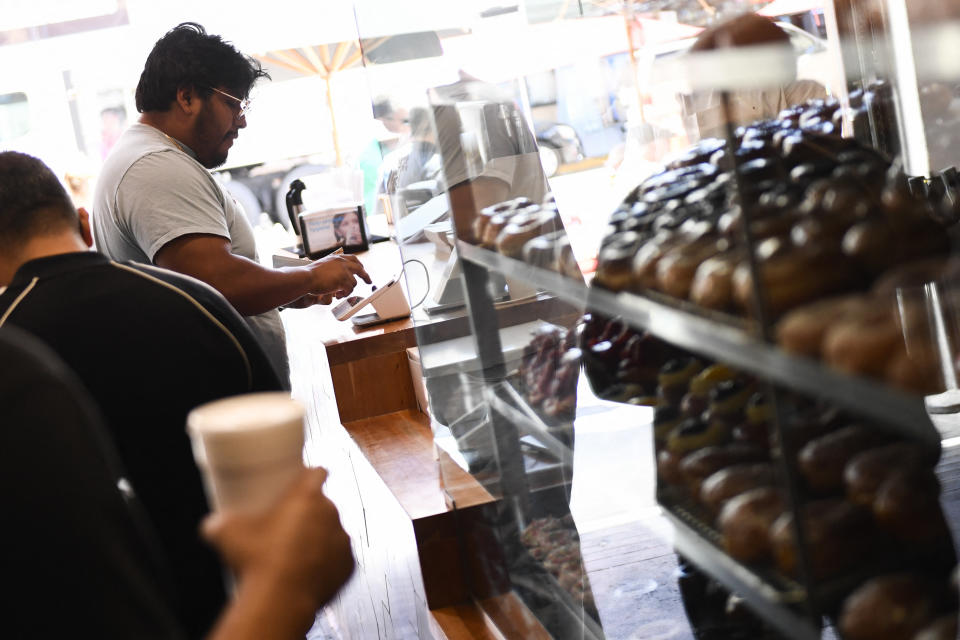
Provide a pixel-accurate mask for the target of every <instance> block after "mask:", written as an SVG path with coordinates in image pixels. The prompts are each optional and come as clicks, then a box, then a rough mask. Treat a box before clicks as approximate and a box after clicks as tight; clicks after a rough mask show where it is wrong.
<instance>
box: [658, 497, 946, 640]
mask: <svg viewBox="0 0 960 640" xmlns="http://www.w3.org/2000/svg"><path fill="white" fill-rule="evenodd" d="M657 500H658V502H660V505H661V508H662V509H663V510H664V512H665V513H666V514H667V516H668V518H669V519H670V520H671V521H672V523H673V524H674V526H675V527H677V549H678V551H680V552H681V553H683V554H685V555H689V556H690V559H691V560H692V561H694V563H695V564H698V566H701V568H702V569H703V570H705V571H706V572H707V573H711V574H712V575H714V577H715V578H716V579H718V580H720V581H721V582H724V583H725V584H727V586H728V587H730V588H731V590H733V591H734V592H737V593H739V595H741V596H743V597H744V598H746V599H747V600H748V602H751V604H753V605H754V606H755V607H757V608H763V607H764V606H770V605H779V606H780V607H781V608H783V605H787V606H790V605H795V606H798V605H802V604H803V603H804V602H805V601H806V600H808V598H807V594H808V591H807V589H806V588H804V586H803V585H802V584H801V583H800V582H798V581H797V580H795V579H793V578H791V577H789V576H786V575H784V574H783V573H781V572H779V571H777V570H776V568H774V567H773V566H772V565H766V566H761V565H745V564H743V563H741V562H739V561H737V560H735V559H734V558H732V557H730V556H729V555H727V554H726V552H725V551H724V550H723V541H722V536H721V534H720V532H719V531H718V530H717V529H716V528H715V527H714V526H712V525H711V524H709V522H710V521H709V519H708V517H707V513H706V511H705V510H704V509H703V507H701V506H700V505H697V504H694V503H692V502H691V501H690V500H689V498H687V497H686V496H685V495H684V494H682V492H680V491H679V490H678V489H676V488H674V487H665V488H662V489H660V488H658V493H657ZM698 557H699V561H698V559H697V558H698ZM954 564H955V561H954V560H953V558H952V557H949V558H948V557H945V556H944V552H941V551H938V550H937V549H932V550H931V549H929V548H926V547H919V548H914V547H911V546H909V545H903V544H899V543H897V542H895V541H893V540H892V539H891V540H884V539H883V538H882V537H881V538H879V539H878V544H877V549H876V550H875V551H874V552H873V553H872V555H871V558H870V560H868V561H866V562H865V563H864V564H862V565H861V566H859V567H857V568H856V569H853V570H850V571H848V572H845V573H844V574H843V575H840V576H837V577H834V578H831V579H829V580H825V581H822V582H818V583H816V584H815V585H814V586H813V588H812V589H811V590H810V591H809V596H810V597H809V601H810V602H812V603H815V604H816V608H817V610H818V611H820V612H821V613H822V614H824V615H826V616H828V617H834V616H835V615H836V614H837V612H838V611H839V609H840V607H841V606H842V603H843V600H844V599H845V598H846V596H847V595H849V594H850V592H851V591H853V590H854V589H855V588H856V587H857V586H859V585H860V584H862V583H863V582H865V581H866V580H868V579H870V578H872V577H875V576H878V575H881V574H885V573H893V572H897V571H906V570H917V569H918V568H923V567H926V568H927V569H928V570H930V571H931V572H934V573H935V572H937V571H938V570H939V569H938V568H941V567H943V566H953V565H954ZM751 596H752V601H751ZM758 599H759V601H760V604H759V605H758V603H757V601H758ZM795 608H797V609H798V610H799V608H798V607H795ZM805 621H806V622H807V623H808V624H809V620H808V619H805ZM817 637H819V636H817Z"/></svg>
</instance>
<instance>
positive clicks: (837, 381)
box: [457, 242, 939, 442]
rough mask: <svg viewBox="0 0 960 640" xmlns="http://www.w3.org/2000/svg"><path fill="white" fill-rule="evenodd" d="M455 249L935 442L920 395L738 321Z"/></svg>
mask: <svg viewBox="0 0 960 640" xmlns="http://www.w3.org/2000/svg"><path fill="white" fill-rule="evenodd" d="M457 246H458V251H460V255H461V257H462V258H463V259H464V260H467V261H470V262H473V263H475V264H478V265H481V266H483V267H486V268H487V269H491V270H495V271H499V272H501V273H506V274H509V275H511V276H512V277H516V278H520V279H523V280H524V281H526V282H528V283H530V284H533V285H535V286H537V287H539V288H542V289H544V290H548V291H551V292H552V293H553V294H554V295H556V296H557V297H558V298H560V299H563V300H565V301H567V302H569V303H571V304H574V305H578V306H579V307H580V308H584V309H590V310H593V311H597V312H599V313H602V314H603V315H606V316H609V317H611V318H613V317H619V318H622V319H623V320H624V321H625V322H627V323H628V324H630V325H631V326H633V327H635V328H638V329H642V330H646V331H649V332H650V333H652V334H653V335H656V336H657V337H659V338H661V339H663V340H665V341H667V342H670V343H671V344H674V345H676V346H678V347H681V348H684V349H688V350H690V351H692V352H694V353H699V354H702V355H704V356H705V357H708V358H712V359H714V360H717V361H720V362H725V363H727V364H729V365H730V366H733V367H736V368H739V369H742V370H744V371H748V372H750V373H753V374H755V375H757V376H759V377H764V378H767V379H769V380H770V381H771V382H776V383H780V384H782V385H784V386H788V387H790V388H792V389H794V390H796V391H799V392H802V393H806V394H810V395H813V396H816V397H820V398H823V399H827V400H830V401H832V402H834V403H835V404H836V405H838V406H840V407H844V408H847V409H850V410H853V411H856V412H858V413H860V414H861V415H864V416H866V417H870V418H872V419H874V420H876V421H878V422H880V423H883V424H885V425H888V426H889V427H890V428H891V429H893V430H896V431H898V432H900V433H902V434H903V435H906V436H908V437H913V438H918V439H921V440H925V441H929V442H933V441H938V440H939V435H938V433H937V431H936V430H935V429H934V428H933V427H932V426H931V423H930V418H929V416H928V414H927V410H926V407H925V406H924V402H923V400H922V399H921V398H920V397H919V396H915V395H912V394H909V393H906V392H904V391H901V390H899V389H895V388H893V387H889V386H887V385H885V384H882V383H879V382H877V381H874V380H870V379H867V378H861V377H856V376H851V375H847V374H844V373H842V372H840V371H837V370H835V369H832V368H830V367H828V366H826V365H824V364H823V363H821V362H819V361H817V360H813V359H810V358H805V357H798V356H795V355H791V354H789V353H787V352H785V351H783V350H781V349H779V348H778V347H777V346H775V345H772V344H770V343H768V342H765V341H764V340H763V339H762V338H761V337H759V336H758V334H757V332H756V330H755V329H754V328H751V326H750V325H749V324H748V323H747V322H745V321H744V320H743V319H740V318H736V317H733V316H729V315H725V314H718V313H710V312H706V311H705V310H704V309H701V308H699V307H696V306H695V305H693V304H691V303H688V302H687V303H685V302H683V301H680V300H676V299H673V298H668V297H667V296H664V295H662V294H654V293H650V294H644V295H637V294H633V293H627V292H621V293H613V292H610V291H604V290H602V289H598V288H596V287H588V286H587V285H586V284H585V283H584V282H583V281H580V280H575V279H572V278H568V277H564V276H562V275H560V274H558V273H555V272H552V271H548V270H545V269H539V268H537V267H533V266H531V265H528V264H525V263H523V262H520V261H518V260H514V259H511V258H507V257H504V256H502V255H500V254H498V253H495V252H492V251H488V250H485V249H481V248H479V247H475V246H473V245H470V244H466V243H464V242H458V245H457Z"/></svg>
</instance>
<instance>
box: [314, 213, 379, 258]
mask: <svg viewBox="0 0 960 640" xmlns="http://www.w3.org/2000/svg"><path fill="white" fill-rule="evenodd" d="M300 237H301V238H303V252H304V253H305V254H306V255H307V256H308V257H309V258H311V259H316V258H322V257H323V256H325V255H328V254H330V253H333V252H334V251H336V250H337V249H339V248H340V247H343V251H344V253H360V252H361V251H366V250H367V249H368V248H369V242H368V240H367V227H366V224H364V220H363V205H359V204H358V205H346V206H343V207H334V208H331V209H322V210H320V211H304V212H303V213H301V214H300Z"/></svg>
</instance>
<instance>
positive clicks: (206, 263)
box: [154, 234, 370, 316]
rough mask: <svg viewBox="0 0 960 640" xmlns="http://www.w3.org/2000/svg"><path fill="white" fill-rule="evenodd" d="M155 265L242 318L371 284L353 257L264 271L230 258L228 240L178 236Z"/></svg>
mask: <svg viewBox="0 0 960 640" xmlns="http://www.w3.org/2000/svg"><path fill="white" fill-rule="evenodd" d="M154 262H155V263H156V264H157V266H159V267H163V268H164V269H170V270H172V271H178V272H180V273H185V274H187V275H189V276H193V277H194V278H197V279H198V280H203V281H204V282H206V283H207V284H209V285H211V286H212V287H213V288H214V289H217V290H218V291H219V292H220V293H222V294H223V296H224V297H225V298H226V299H227V300H229V301H230V304H232V305H233V306H234V308H235V309H236V310H237V311H239V312H240V314H241V315H245V316H250V315H256V314H258V313H264V312H266V311H269V310H271V309H275V308H276V307H279V306H280V305H285V304H289V303H290V302H293V301H294V300H298V299H300V298H302V297H303V296H306V295H308V294H314V295H318V296H328V295H335V296H337V297H338V298H342V297H343V296H346V295H349V293H350V292H351V291H353V288H354V287H355V286H356V285H357V280H356V278H357V277H360V278H362V279H363V280H364V281H365V282H367V283H368V284H369V283H370V276H369V275H367V272H366V270H365V269H364V268H363V265H362V264H361V263H360V261H359V260H358V259H357V258H356V257H355V256H348V255H332V256H327V257H325V258H321V259H320V260H316V261H314V262H313V263H312V264H310V265H308V266H303V267H284V268H281V269H269V268H267V267H264V266H262V265H260V264H258V263H257V262H254V261H253V260H249V259H247V258H244V257H242V256H238V255H235V254H233V253H231V252H230V242H229V240H227V239H226V238H222V237H220V236H214V235H201V234H190V235H185V236H180V237H179V238H176V239H175V240H172V241H170V242H168V243H167V244H165V245H164V246H163V247H161V248H160V250H159V251H157V253H156V255H155V256H154Z"/></svg>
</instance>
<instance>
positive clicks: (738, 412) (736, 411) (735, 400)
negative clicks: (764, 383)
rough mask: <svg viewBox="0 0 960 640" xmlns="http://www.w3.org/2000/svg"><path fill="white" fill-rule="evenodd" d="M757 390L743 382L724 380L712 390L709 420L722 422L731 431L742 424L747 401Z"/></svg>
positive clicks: (749, 383)
mask: <svg viewBox="0 0 960 640" xmlns="http://www.w3.org/2000/svg"><path fill="white" fill-rule="evenodd" d="M755 390H756V385H755V384H754V383H752V382H745V381H743V380H736V379H734V380H723V381H722V382H719V383H717V385H716V386H715V387H714V388H713V389H711V390H710V394H709V397H710V404H709V405H708V407H707V413H706V416H707V419H708V420H711V421H720V422H722V423H723V424H724V425H725V426H727V427H728V428H729V429H731V430H732V429H733V427H734V426H736V425H737V424H739V423H740V422H742V420H743V413H744V409H745V408H746V405H747V401H748V400H749V399H750V396H752V395H753V393H754V391H755Z"/></svg>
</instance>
